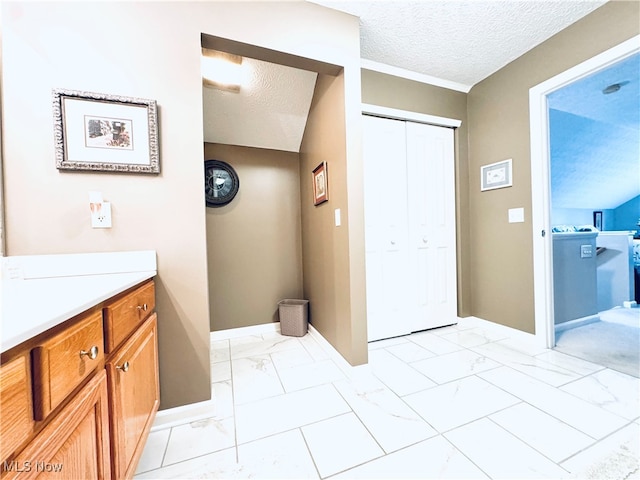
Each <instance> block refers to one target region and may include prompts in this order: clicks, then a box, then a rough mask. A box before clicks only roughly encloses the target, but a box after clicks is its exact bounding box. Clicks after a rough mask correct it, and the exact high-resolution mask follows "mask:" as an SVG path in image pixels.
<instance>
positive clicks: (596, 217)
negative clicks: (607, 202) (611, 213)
mask: <svg viewBox="0 0 640 480" xmlns="http://www.w3.org/2000/svg"><path fill="white" fill-rule="evenodd" d="M593 226H594V227H596V228H597V229H598V230H599V231H602V212H593Z"/></svg>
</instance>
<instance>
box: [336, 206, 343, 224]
mask: <svg viewBox="0 0 640 480" xmlns="http://www.w3.org/2000/svg"><path fill="white" fill-rule="evenodd" d="M334 215H335V218H336V227H339V226H340V225H341V224H342V220H341V218H340V209H339V208H336V210H335V212H334Z"/></svg>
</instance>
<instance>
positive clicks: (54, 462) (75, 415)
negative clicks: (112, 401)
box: [2, 370, 111, 480]
mask: <svg viewBox="0 0 640 480" xmlns="http://www.w3.org/2000/svg"><path fill="white" fill-rule="evenodd" d="M108 414H109V413H108V399H107V380H106V374H105V372H104V370H101V371H99V372H98V373H97V374H96V375H95V376H94V377H92V378H91V379H90V380H89V382H88V383H87V384H86V385H85V386H84V387H83V388H82V390H80V391H79V392H78V394H77V395H76V396H75V397H73V399H72V400H71V401H70V402H69V403H68V404H67V405H66V406H65V407H64V408H63V409H62V411H61V412H60V413H59V414H58V415H56V416H55V418H54V419H53V420H52V421H51V423H49V424H48V425H47V426H46V427H45V428H44V429H43V430H42V431H41V432H40V433H39V434H38V435H37V436H36V437H35V439H34V440H33V441H31V442H30V443H29V445H27V447H26V448H25V449H24V450H22V451H21V452H20V454H19V455H18V456H17V457H15V458H14V459H12V460H11V461H5V462H3V464H2V470H3V472H2V478H3V479H4V478H7V479H8V478H20V479H21V480H24V479H28V478H36V477H37V478H39V479H48V478H51V479H61V478H64V479H65V480H73V479H78V480H86V479H89V478H91V479H97V480H108V479H110V477H111V470H110V463H109V448H110V446H109V426H108V425H109V423H108V422H109V420H108Z"/></svg>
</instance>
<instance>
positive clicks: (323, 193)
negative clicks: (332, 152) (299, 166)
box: [313, 162, 329, 205]
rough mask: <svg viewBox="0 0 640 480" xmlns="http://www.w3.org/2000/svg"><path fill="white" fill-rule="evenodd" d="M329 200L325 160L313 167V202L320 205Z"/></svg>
mask: <svg viewBox="0 0 640 480" xmlns="http://www.w3.org/2000/svg"><path fill="white" fill-rule="evenodd" d="M327 200H329V182H328V181H327V162H322V163H321V164H320V165H318V166H317V167H316V168H314V169H313V204H314V205H320V204H321V203H324V202H326V201H327Z"/></svg>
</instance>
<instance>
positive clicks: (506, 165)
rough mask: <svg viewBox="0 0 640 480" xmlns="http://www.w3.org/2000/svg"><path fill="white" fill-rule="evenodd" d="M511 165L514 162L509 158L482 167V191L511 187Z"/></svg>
mask: <svg viewBox="0 0 640 480" xmlns="http://www.w3.org/2000/svg"><path fill="white" fill-rule="evenodd" d="M511 164H512V161H511V159H510V158H509V159H508V160H502V161H500V162H496V163H491V164H489V165H483V166H482V167H480V190H481V191H483V192H484V191H485V190H495V189H496V188H504V187H511V186H512V185H513V180H512V171H511V167H512V165H511Z"/></svg>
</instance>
